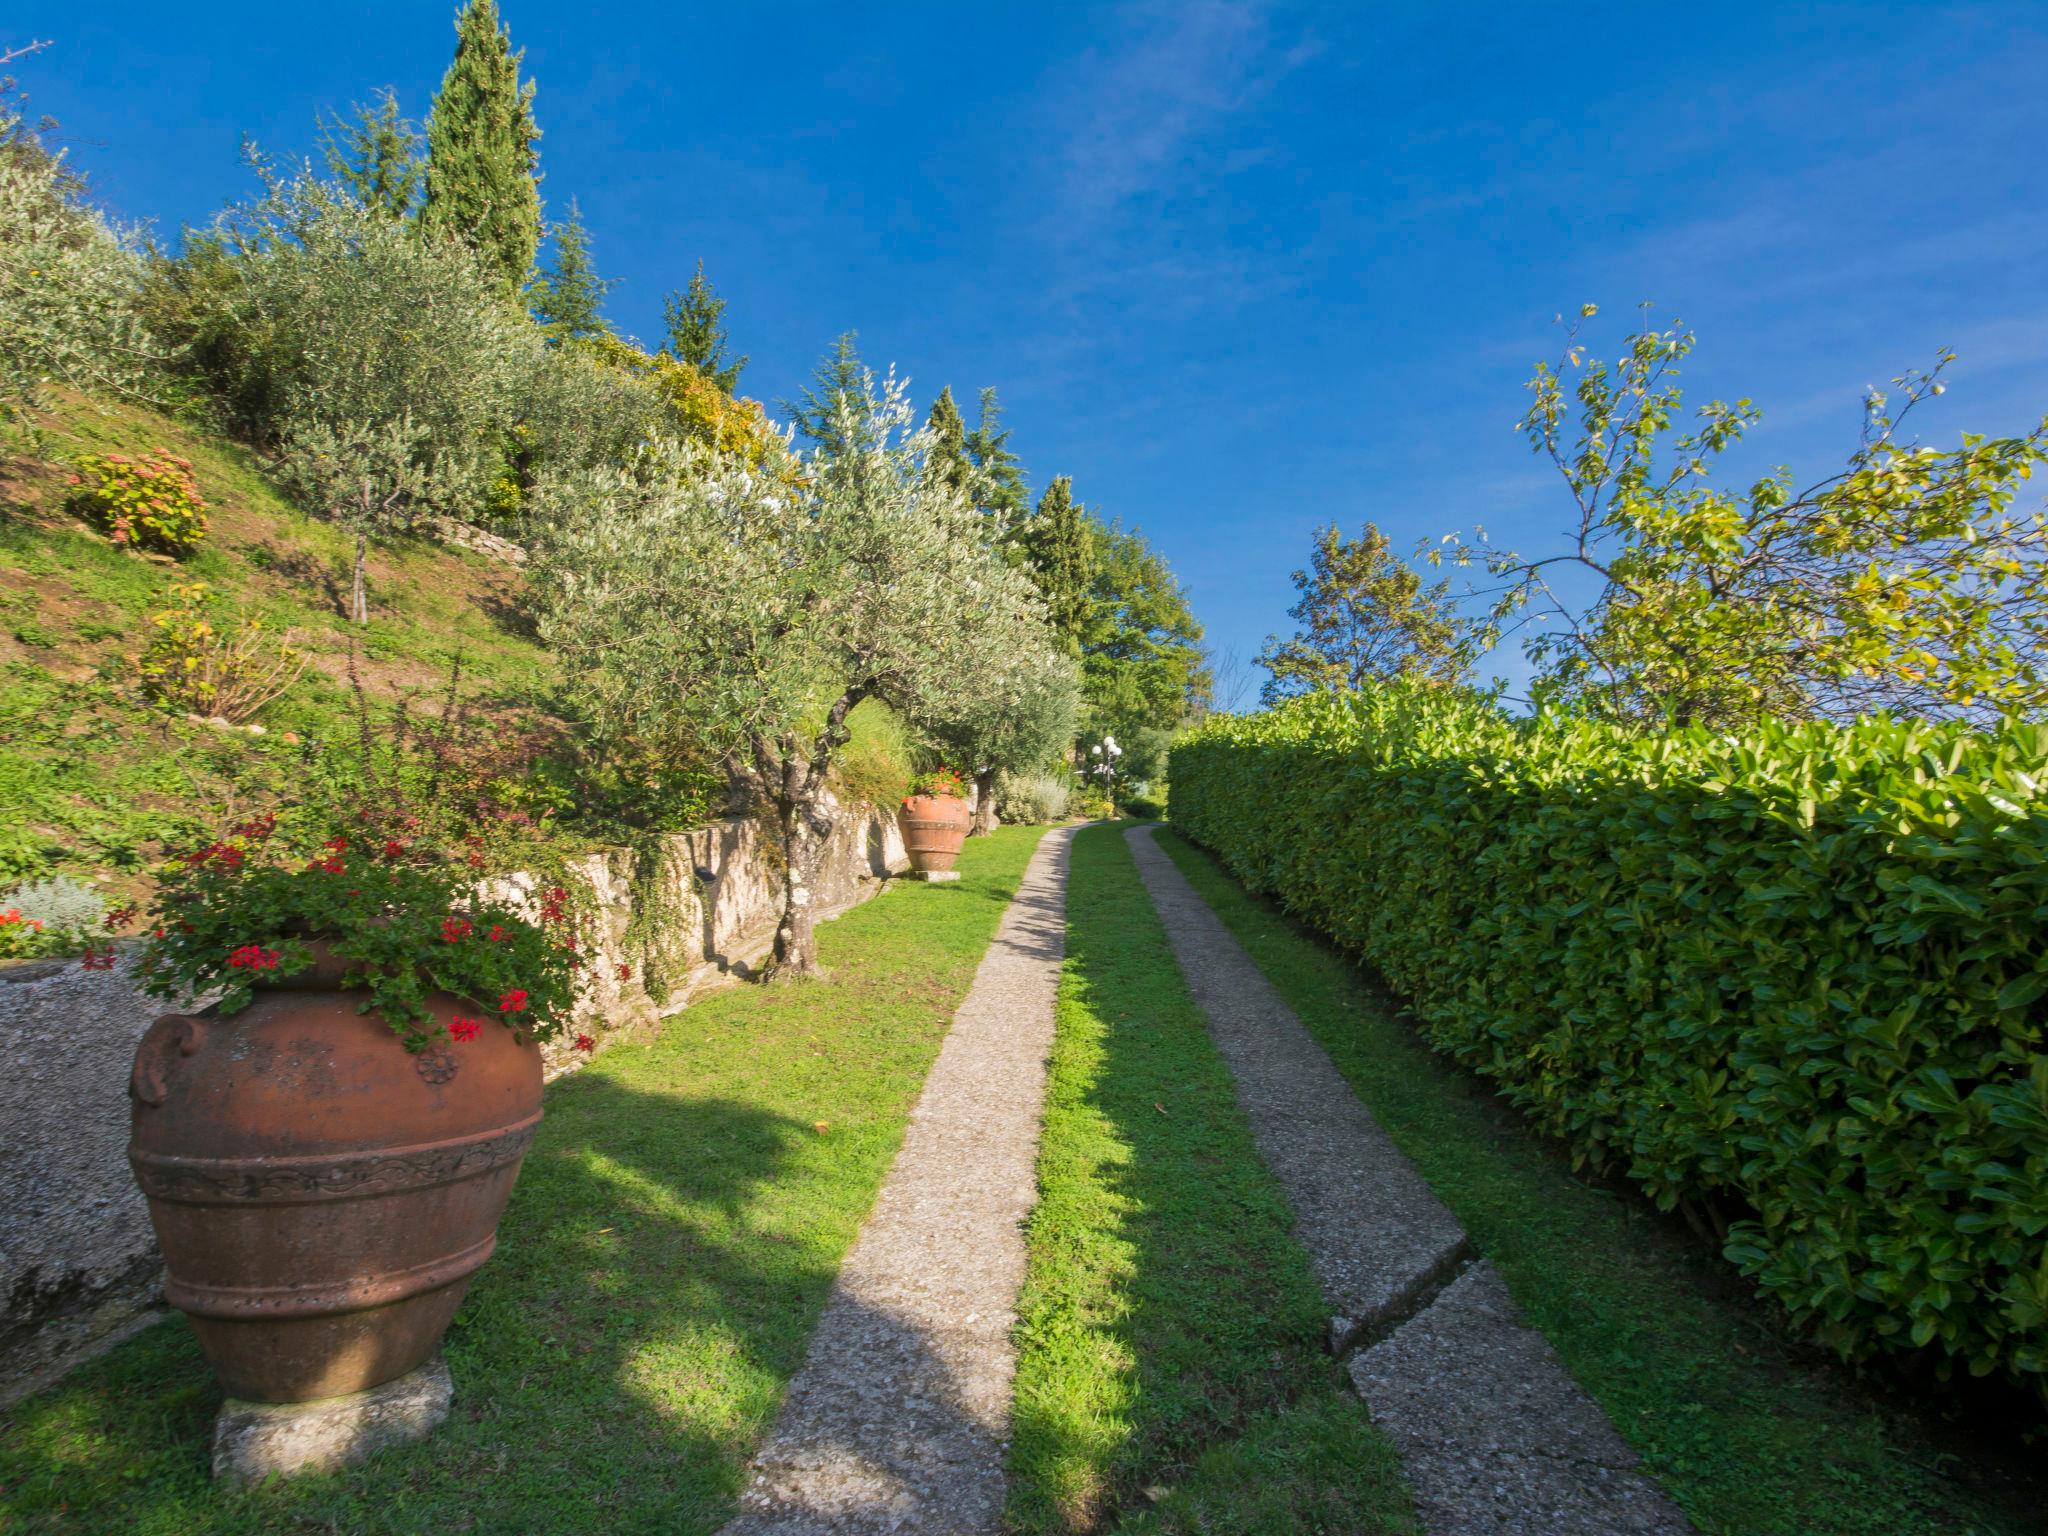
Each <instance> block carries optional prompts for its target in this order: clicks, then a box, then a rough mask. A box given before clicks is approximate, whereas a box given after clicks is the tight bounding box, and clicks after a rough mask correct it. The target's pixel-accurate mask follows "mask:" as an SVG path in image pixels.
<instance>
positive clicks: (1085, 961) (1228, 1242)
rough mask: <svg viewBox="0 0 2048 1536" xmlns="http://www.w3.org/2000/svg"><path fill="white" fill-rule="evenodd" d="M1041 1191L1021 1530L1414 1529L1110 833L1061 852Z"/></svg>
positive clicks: (1020, 1478) (1027, 1361)
mask: <svg viewBox="0 0 2048 1536" xmlns="http://www.w3.org/2000/svg"><path fill="white" fill-rule="evenodd" d="M1038 1178H1039V1203H1038V1207H1037V1210H1036V1211H1035V1212H1034V1214H1033V1215H1032V1218H1031V1223H1030V1227H1029V1230H1028V1234H1027V1235H1028V1242H1029V1253H1030V1271H1029V1277H1028V1278H1027V1280H1026V1282H1025V1288H1024V1295H1023V1298H1022V1302H1021V1304H1020V1308H1019V1312H1020V1322H1019V1327H1018V1339H1019V1343H1020V1353H1019V1359H1018V1364H1017V1388H1016V1409H1015V1422H1014V1424H1013V1428H1012V1449H1011V1454H1010V1469H1011V1475H1012V1479H1013V1482H1012V1489H1011V1497H1010V1505H1009V1520H1010V1525H1011V1529H1012V1530H1014V1531H1017V1532H1021V1533H1037V1532H1070V1531H1092V1530H1096V1529H1100V1528H1102V1527H1104V1526H1107V1525H1110V1524H1112V1523H1115V1522H1117V1521H1118V1519H1119V1517H1120V1516H1121V1517H1122V1520H1121V1524H1120V1525H1119V1526H1118V1528H1119V1529H1121V1530H1124V1531H1129V1532H1147V1533H1166V1532H1175V1533H1179V1532H1197V1531H1199V1532H1205V1533H1210V1536H1226V1533H1231V1532H1244V1533H1247V1536H1249V1533H1253V1532H1258V1533H1284V1532H1291V1531H1299V1532H1312V1531H1331V1532H1336V1531H1344V1532H1360V1533H1372V1532H1409V1531H1412V1530H1413V1529H1414V1526H1413V1523H1412V1519H1411V1516H1410V1514H1409V1506H1408V1495H1407V1492H1406V1489H1405V1488H1404V1486H1403V1485H1402V1482H1401V1479H1400V1473H1399V1471H1398V1467H1397V1464H1396V1462H1395V1459H1394V1456H1393V1452H1392V1450H1391V1448H1390V1447H1389V1446H1388V1445H1387V1443H1386V1442H1385V1440H1384V1439H1383V1438H1382V1437H1381V1436H1380V1435H1379V1433H1378V1432H1377V1431H1375V1430H1374V1429H1373V1428H1372V1426H1371V1424H1370V1423H1369V1422H1368V1421H1367V1419H1366V1416H1365V1413H1364V1410H1363V1408H1362V1407H1361V1406H1360V1404H1359V1403H1358V1401H1357V1399H1356V1398H1354V1397H1352V1396H1351V1395H1350V1394H1349V1393H1348V1392H1346V1391H1344V1390H1343V1389H1342V1388H1341V1387H1340V1386H1339V1385H1338V1384H1337V1377H1336V1372H1335V1368H1334V1366H1333V1365H1332V1362H1331V1361H1330V1359H1329V1357H1328V1356H1327V1355H1326V1354H1325V1353H1324V1351H1323V1348H1322V1343H1321V1340H1322V1334H1323V1330H1324V1328H1325V1326H1326V1321H1327V1319H1326V1315H1325V1308H1324V1307H1323V1305H1322V1298H1321V1293H1320V1291H1319V1289H1318V1287H1317V1284H1316V1280H1315V1276H1314V1274H1313V1273H1312V1271H1311V1270H1310V1268H1309V1261H1308V1256H1307V1255H1306V1254H1305V1253H1303V1252H1302V1250H1301V1248H1300V1247H1299V1245H1297V1244H1296V1243H1295V1241H1294V1239H1293V1237H1292V1236H1291V1235H1290V1226H1291V1223H1292V1216H1291V1214H1290V1212H1289V1210H1288V1207H1287V1204H1286V1200H1285V1197H1284V1196H1283V1195H1282V1194H1281V1192H1280V1189H1279V1187H1278V1185H1277V1184H1275V1182H1274V1181H1273V1178H1272V1176H1271V1175H1270V1174H1269V1173H1268V1172H1267V1171H1266V1168H1265V1165H1264V1163H1262V1162H1261V1161H1260V1159H1259V1155H1258V1151H1257V1148H1256V1147H1255V1146H1254V1145H1253V1142H1252V1137H1251V1128H1250V1126H1249V1125H1248V1124H1247V1123H1246V1121H1245V1118H1244V1115H1243V1113H1242V1112H1241V1111H1240V1110H1239V1108H1238V1105H1237V1097H1236V1093H1235V1090H1234V1088H1233V1085H1232V1081H1231V1077H1230V1071H1229V1068H1228V1067H1226V1066H1225V1065H1224V1063H1223V1059H1222V1058H1221V1057H1220V1056H1219V1055H1217V1053H1216V1049H1215V1047H1214V1046H1213V1045H1211V1043H1210V1041H1209V1037H1208V1034H1207V1033H1206V1031H1205V1029H1204V1027H1203V1022H1202V1015H1201V1012H1200V1010H1199V1009H1198V1008H1197V1007H1196V1006H1195V1003H1194V1001H1193V999H1192V998H1190V997H1189V995H1188V992H1187V988H1186V986H1185V985H1184V983H1183V982H1182V980H1181V976H1180V972H1179V970H1178V969H1177V968H1176V966H1175V964H1174V960H1173V955H1172V952H1171V951H1170V950H1169V949H1168V947H1167V940H1166V934H1165V931H1164V930H1163V929H1162V928H1161V926H1160V923H1159V918H1158V916H1157V914H1156V913H1155V912H1154V911H1153V909H1152V903H1151V901H1150V899H1149V898H1148V897H1147V895H1146V893H1145V889H1144V887H1143V886H1142V885H1141V884H1140V883H1139V879H1138V872H1137V867H1136V865H1135V864H1133V863H1132V861H1131V855H1130V852H1129V850H1128V848H1127V847H1126V846H1125V843H1124V838H1123V832H1122V830H1121V829H1120V828H1116V827H1099V828H1093V829H1090V830H1087V831H1084V832H1081V833H1080V834H1078V835H1077V836H1076V838H1075V842H1074V850H1073V869H1072V875H1071V878H1070V881H1069V886H1068V892H1067V959H1066V965H1065V968H1064V970H1063V972H1062V975H1061V980H1060V992H1059V1007H1058V1038H1057V1041H1056V1043H1055V1045H1054V1047H1053V1054H1052V1062H1051V1075H1050V1081H1049V1084H1048V1091H1047V1097H1046V1108H1045V1131H1044V1138H1043V1140H1042V1142H1041V1143H1040V1148H1039V1159H1038Z"/></svg>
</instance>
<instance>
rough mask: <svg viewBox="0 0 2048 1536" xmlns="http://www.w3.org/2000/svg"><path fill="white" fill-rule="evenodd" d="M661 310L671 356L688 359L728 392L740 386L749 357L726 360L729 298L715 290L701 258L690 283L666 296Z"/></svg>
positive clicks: (680, 359) (681, 359) (687, 360)
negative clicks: (725, 321)
mask: <svg viewBox="0 0 2048 1536" xmlns="http://www.w3.org/2000/svg"><path fill="white" fill-rule="evenodd" d="M661 313H662V318H663V319H664V320H665V321H667V323H668V353H669V356H671V357H673V358H675V359H676V360H677V361H678V362H684V363H688V364H689V365H690V366H691V367H692V368H695V369H696V370H697V371H698V372H699V373H701V374H703V375H704V376H705V377H706V378H708V379H709V380H711V382H712V383H714V384H716V385H717V386H718V387H719V388H720V389H722V390H724V391H725V392H726V393H727V394H728V395H729V394H731V393H732V392H733V391H734V390H736V389H737V388H739V382H740V370H741V369H742V368H744V367H746V366H747V359H746V358H744V357H742V358H740V359H739V360H738V361H736V362H728V361H727V360H726V355H725V344H726V340H727V337H726V334H725V324H724V320H725V300H723V299H721V298H720V297H719V296H718V295H717V294H716V293H714V292H712V289H711V282H710V280H709V279H708V278H706V277H705V276H704V263H703V262H702V261H701V260H700V261H699V262H698V263H697V275H696V276H695V277H693V278H691V279H690V286H689V287H688V288H686V289H683V290H682V291H680V292H677V293H672V294H670V295H669V296H668V298H667V299H665V300H663V302H662V306H661Z"/></svg>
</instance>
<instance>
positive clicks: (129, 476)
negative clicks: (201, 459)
mask: <svg viewBox="0 0 2048 1536" xmlns="http://www.w3.org/2000/svg"><path fill="white" fill-rule="evenodd" d="M71 484H72V485H73V486H74V487H76V489H74V490H73V491H72V493H71V496H70V499H69V500H68V501H66V503H65V505H66V506H67V507H69V508H70V509H71V511H72V512H74V513H75V514H77V515H78V516H79V517H81V518H83V519H84V520H85V521H86V522H88V523H90V524H92V525H93V527H95V528H97V529H99V530H100V531H101V532H102V533H105V534H108V535H110V536H111V537H112V538H113V541H114V542H115V543H116V544H123V545H126V546H128V547H129V548H131V549H147V550H154V551H156V552H157V553H159V554H165V555H175V556H179V557H181V558H182V557H183V556H185V555H187V554H189V553H190V552H191V551H192V549H193V548H194V546H196V545H197V544H198V543H199V541H200V540H201V539H202V538H204V537H205V536H206V502H205V501H204V500H203V499H201V497H200V495H199V483H198V482H197V481H196V480H194V479H193V478H192V464H191V461H190V460H188V459H181V458H177V457H175V456H174V455H172V454H169V453H166V452H165V451H164V450H163V449H161V448H159V449H156V450H155V451H154V452H152V453H148V454H144V455H143V456H141V457H140V458H130V457H129V456H128V455H126V454H122V453H109V454H96V453H95V454H86V455H85V456H84V457H82V458H80V459H79V460H78V469H77V472H76V473H74V474H73V475H72V476H71Z"/></svg>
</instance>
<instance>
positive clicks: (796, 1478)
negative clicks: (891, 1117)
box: [723, 828, 1073, 1536]
mask: <svg viewBox="0 0 2048 1536" xmlns="http://www.w3.org/2000/svg"><path fill="white" fill-rule="evenodd" d="M1072 837H1073V832H1072V829H1071V828H1060V829H1056V830H1054V831H1052V832H1048V833H1047V834H1046V836H1045V839H1044V841H1043V842H1041V843H1040V844H1039V846H1038V851H1037V852H1036V853H1035V854H1034V855H1033V856H1032V859H1031V863H1030V865H1029V866H1028V867H1027V868H1026V870H1025V872H1024V880H1023V883H1022V885H1021V886H1020V887H1019V888H1018V891H1017V896H1016V899H1015V900H1014V901H1013V902H1012V903H1011V904H1010V908H1009V910H1008V911H1007V912H1006V913H1004V915H1003V920H1002V924H1001V926H1000V927H999V928H998V929H997V931H996V937H995V941H994V943H992V944H991V945H990V946H989V950H988V953H987V954H986V955H985V956H984V957H983V958H982V962H981V968H980V969H979V970H978V971H977V972H976V973H975V977H974V985H973V987H972V988H971V989H970V990H969V992H968V994H967V997H966V999H965V1001H963V1002H962V1003H961V1005H960V1011H959V1012H958V1013H957V1014H955V1015H954V1017H953V1027H952V1030H951V1032H950V1033H948V1034H947V1036H946V1043H945V1045H944V1046H943V1047H942V1048H941V1049H940V1051H939V1057H938V1060H937V1061H936V1062H935V1063H934V1064H933V1066H932V1071H931V1075H930V1077H928V1078H927V1079H926V1080H925V1086H924V1093H923V1096H922V1097H921V1098H920V1099H919V1100H918V1104H917V1108H916V1110H914V1111H913V1112H912V1115H911V1120H910V1127H909V1129H908V1131H907V1132H906V1133H905V1135H904V1139H903V1147H902V1150H901V1151H899V1152H898V1153H897V1155H896V1162H895V1164H894V1166H892V1167H891V1168H890V1170H889V1176H888V1178H887V1180H886V1181H885V1182H884V1183H883V1185H882V1192H881V1194H880V1196H879V1197H878V1198H877V1200H876V1202H875V1209H874V1211H873V1213H872V1214H871V1215H870V1216H869V1217H868V1222H867V1225H866V1226H865V1227H864V1228H863V1229H862V1230H861V1234H860V1237H859V1238H858V1239H857V1240H856V1241H855V1242H854V1245H853V1249H852V1251H851V1252H849V1253H848V1254H847V1256H846V1261H845V1263H844V1264H843V1265H842V1266H841V1268H840V1271H839V1278H838V1282H837V1283H836V1284H835V1286H834V1287H833V1291H832V1296H831V1299H830V1300H829V1301H828V1302H827V1303H826V1306H825V1313H824V1316H823V1317H822V1318H821V1319H820V1320H819V1323H818V1330H817V1333H816V1334H815V1335H813V1337H812V1339H811V1348H810V1354H809V1357H808V1358H807V1359H806V1361H805V1363H804V1367H803V1369H802V1370H801V1371H799V1372H798V1373H797V1377H796V1380H795V1381H793V1382H792V1383H791V1384H790V1389H789V1396H788V1398H787V1399H786V1400H785V1401H784V1403H783V1405H782V1412H781V1415H780V1416H779V1417H778V1418H777V1420H776V1423H775V1427H774V1429H773V1430H771V1431H770V1432H769V1435H768V1439H767V1441H766V1443H765V1444H764V1445H763V1446H762V1448H761V1452H760V1454H759V1455H758V1456H757V1457H756V1458H755V1461H754V1465H753V1468H752V1469H751V1470H752V1481H751V1484H750V1486H749V1487H748V1489H747V1491H746V1493H745V1495H744V1496H743V1497H742V1499H741V1503H740V1508H741V1513H740V1515H739V1516H738V1517H737V1518H736V1519H734V1520H733V1521H732V1522H731V1523H730V1524H729V1525H727V1526H726V1527H725V1531H724V1533H723V1536H809V1533H813V1532H847V1533H866V1532H892V1533H903V1536H911V1533H920V1532H932V1533H938V1532H944V1533H947V1536H976V1533H981V1532H995V1531H997V1530H998V1529H999V1528H1000V1523H1001V1516H1002V1506H1003V1494H1004V1482H1003V1456H1004V1452H1005V1450H1006V1448H1007V1441H1008V1436H1009V1422H1010V1383H1011V1378H1012V1377H1013V1375H1014V1374H1015V1371H1016V1350H1015V1347H1014V1345H1013V1344H1012V1341H1011V1337H1010V1334H1011V1328H1012V1325H1013V1324H1014V1322H1015V1320H1016V1302H1017V1292H1018V1290H1019V1288H1020V1287H1021V1286H1022V1285H1023V1283H1024V1235H1023V1222H1024V1218H1025V1217H1026V1216H1027V1215H1029V1214H1030V1211H1031V1207H1032V1203H1033V1202H1034V1200H1035V1199H1036V1198H1037V1180H1036V1175H1035V1169H1036V1161H1037V1156H1038V1132H1039V1118H1040V1112H1041V1109H1042V1107H1043V1104H1044V1100H1045V1062H1046V1056H1047V1054H1048V1053H1049V1052H1050V1051H1051V1049H1052V1038H1053V1023H1052V1010H1053V996H1054V993H1055V991H1056V989H1057V987H1058V983H1059V969H1060V962H1061V959H1062V958H1063V956H1064V954H1065V950H1066V928H1065V923H1066V885H1067V851H1068V845H1069V843H1070V841H1071V840H1072ZM960 896H961V898H962V899H967V900H973V899H976V897H975V895H974V893H973V892H972V891H971V890H965V891H961V892H960Z"/></svg>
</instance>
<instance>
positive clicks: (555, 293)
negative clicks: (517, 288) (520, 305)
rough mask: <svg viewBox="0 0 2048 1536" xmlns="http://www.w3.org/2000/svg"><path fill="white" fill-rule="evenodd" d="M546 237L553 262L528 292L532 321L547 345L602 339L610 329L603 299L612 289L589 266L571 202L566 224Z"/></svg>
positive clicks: (584, 235)
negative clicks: (553, 256)
mask: <svg viewBox="0 0 2048 1536" xmlns="http://www.w3.org/2000/svg"><path fill="white" fill-rule="evenodd" d="M548 234H549V236H550V238H551V239H552V240H553V242H554V247H555V259H554V261H553V263H552V264H551V265H550V266H549V267H548V269H547V270H546V271H545V272H543V273H541V275H540V276H539V277H537V278H535V279H534V283H533V292H532V304H533V317H534V319H536V320H538V321H539V322H540V328H541V333H542V334H543V335H545V336H546V337H547V338H548V340H549V341H551V342H564V341H576V340H579V339H581V338H582V337H585V336H602V335H605V334H606V333H607V332H609V331H610V329H611V327H610V326H608V325H606V324H605V320H604V296H605V294H606V293H608V292H610V290H611V286H612V285H611V282H610V281H609V280H608V279H606V278H602V277H599V276H598V275H597V268H596V267H595V266H594V265H593V264H592V263H591V260H590V232H589V231H588V230H586V229H585V228H584V227H583V215H582V212H581V211H580V210H579V209H578V208H577V206H576V201H575V199H574V198H571V199H570V200H569V222H568V223H566V224H557V225H556V226H554V228H552V229H550V230H549V231H548Z"/></svg>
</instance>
